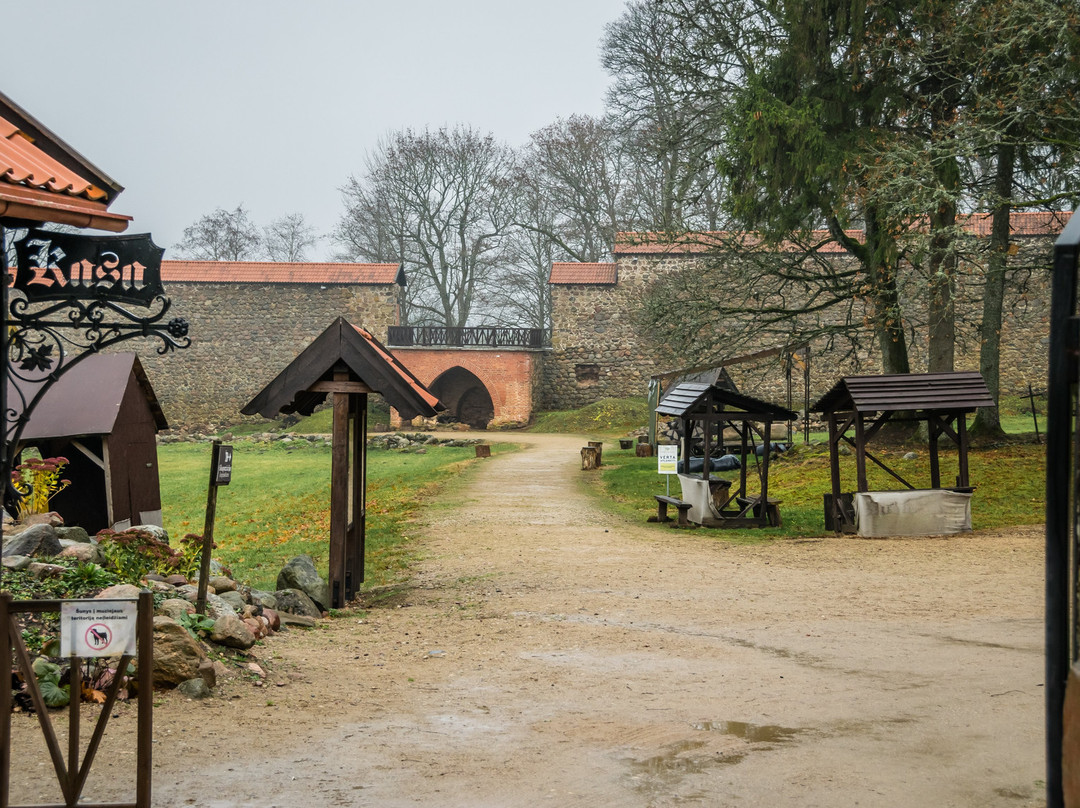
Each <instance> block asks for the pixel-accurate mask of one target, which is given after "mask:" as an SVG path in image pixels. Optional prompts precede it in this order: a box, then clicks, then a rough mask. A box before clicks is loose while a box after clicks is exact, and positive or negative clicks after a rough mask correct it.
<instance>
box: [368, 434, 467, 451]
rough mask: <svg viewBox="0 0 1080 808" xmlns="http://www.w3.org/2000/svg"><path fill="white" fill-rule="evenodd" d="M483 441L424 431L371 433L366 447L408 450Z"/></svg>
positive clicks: (465, 444)
mask: <svg viewBox="0 0 1080 808" xmlns="http://www.w3.org/2000/svg"><path fill="white" fill-rule="evenodd" d="M478 443H483V441H482V440H479V439H478V438H440V437H437V436H435V435H429V434H428V433H426V432H394V433H393V434H391V435H373V436H372V437H370V438H368V442H367V445H368V448H371V449H398V450H410V449H413V450H415V449H418V448H423V447H427V446H475V445H476V444H478Z"/></svg>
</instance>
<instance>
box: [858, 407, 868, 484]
mask: <svg viewBox="0 0 1080 808" xmlns="http://www.w3.org/2000/svg"><path fill="white" fill-rule="evenodd" d="M863 426H864V424H863V414H862V413H861V412H856V413H855V474H856V477H857V479H858V485H857V490H858V491H860V492H863V491H868V490H870V485H869V483H867V481H866V431H865V430H864V429H863Z"/></svg>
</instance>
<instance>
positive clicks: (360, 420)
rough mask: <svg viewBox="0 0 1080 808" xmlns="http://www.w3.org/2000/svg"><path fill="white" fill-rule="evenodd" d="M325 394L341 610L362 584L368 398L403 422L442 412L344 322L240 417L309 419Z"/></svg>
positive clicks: (334, 586)
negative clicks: (330, 422)
mask: <svg viewBox="0 0 1080 808" xmlns="http://www.w3.org/2000/svg"><path fill="white" fill-rule="evenodd" d="M327 393H332V394H333V407H334V426H333V430H334V434H333V457H332V460H331V479H330V553H329V556H330V560H329V578H328V581H329V584H330V601H331V603H330V605H331V606H332V607H334V608H339V607H341V606H343V605H345V603H347V602H348V601H349V600H351V599H352V598H353V597H354V596H355V595H356V593H357V591H358V590H359V589H360V584H361V583H362V582H363V580H364V539H365V529H366V517H367V502H366V488H367V397H368V394H369V393H378V394H379V395H381V396H382V397H383V398H384V399H386V401H387V403H388V404H390V406H391V407H393V408H394V409H396V410H397V411H398V413H400V414H401V417H402V419H404V420H408V419H410V418H415V417H416V416H420V415H422V416H425V417H428V418H431V417H434V416H435V415H436V414H437V413H439V412H440V411H442V410H443V409H445V408H444V407H443V405H442V404H440V403H439V400H438V399H437V398H436V397H435V396H434V395H432V394H431V392H430V391H429V390H428V389H427V388H426V387H424V385H422V384H421V383H420V381H419V380H418V379H417V378H416V377H415V376H414V375H413V374H412V373H410V372H409V370H408V368H406V367H405V366H404V365H403V364H401V363H400V362H398V360H397V359H395V358H394V356H393V355H392V354H391V353H390V351H388V350H387V349H386V348H385V347H384V346H383V345H382V343H380V342H379V341H378V340H377V339H375V337H374V336H372V335H371V333H370V332H368V331H365V330H364V329H362V328H359V327H358V326H354V325H352V324H351V323H349V322H347V321H346V320H345V319H344V318H342V317H339V318H338V319H337V320H335V321H334V322H333V323H331V324H330V327H329V328H327V329H326V330H325V331H324V332H323V333H322V334H320V335H319V336H318V337H316V338H315V340H314V341H313V342H312V343H311V344H310V345H308V347H307V348H305V349H304V350H303V351H302V352H301V353H300V355H299V356H297V357H296V359H294V360H293V361H292V362H290V363H289V364H288V366H287V367H286V368H285V369H284V370H282V371H281V373H280V374H278V376H277V378H275V379H274V380H273V381H272V382H270V383H269V384H268V385H266V387H264V388H263V389H262V391H261V392H259V394H258V395H256V396H255V398H253V399H252V400H251V401H250V402H249V403H248V404H247V406H245V407H244V408H243V410H241V412H243V413H244V415H256V414H258V415H262V416H264V417H266V418H273V417H274V416H276V415H277V414H278V413H293V412H296V413H300V414H301V415H310V414H311V413H312V412H313V411H314V409H315V407H317V406H318V405H319V404H321V403H322V402H323V401H324V400H325V399H326V395H327Z"/></svg>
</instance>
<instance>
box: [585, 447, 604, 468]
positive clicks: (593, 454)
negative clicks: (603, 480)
mask: <svg viewBox="0 0 1080 808" xmlns="http://www.w3.org/2000/svg"><path fill="white" fill-rule="evenodd" d="M599 465H600V452H599V450H598V449H596V447H594V446H583V447H581V470H582V471H592V470H594V469H596V467H597V466H599Z"/></svg>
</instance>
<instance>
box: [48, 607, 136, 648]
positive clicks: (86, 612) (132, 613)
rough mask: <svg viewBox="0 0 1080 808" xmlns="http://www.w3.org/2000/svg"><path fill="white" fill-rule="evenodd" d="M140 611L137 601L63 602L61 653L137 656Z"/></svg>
mask: <svg viewBox="0 0 1080 808" xmlns="http://www.w3.org/2000/svg"><path fill="white" fill-rule="evenodd" d="M137 614H138V603H137V601H134V600H66V601H64V602H63V603H61V604H60V655H61V656H71V655H72V654H74V655H75V656H78V657H108V656H119V655H121V654H129V655H134V654H135V624H136V620H135V618H136V615H137Z"/></svg>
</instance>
